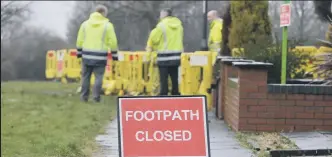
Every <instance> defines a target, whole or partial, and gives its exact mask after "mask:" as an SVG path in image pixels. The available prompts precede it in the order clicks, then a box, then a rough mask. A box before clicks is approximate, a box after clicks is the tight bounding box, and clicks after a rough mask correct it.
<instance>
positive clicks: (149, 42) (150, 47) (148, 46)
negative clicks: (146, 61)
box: [145, 28, 156, 52]
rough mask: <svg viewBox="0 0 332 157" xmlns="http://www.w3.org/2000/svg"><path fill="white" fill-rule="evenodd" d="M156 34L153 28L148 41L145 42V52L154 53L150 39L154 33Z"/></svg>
mask: <svg viewBox="0 0 332 157" xmlns="http://www.w3.org/2000/svg"><path fill="white" fill-rule="evenodd" d="M155 32H156V28H154V29H153V30H152V31H151V32H150V35H149V38H148V41H147V43H146V48H145V50H146V51H147V52H152V51H154V49H153V48H154V45H153V43H152V37H153V36H154V33H155Z"/></svg>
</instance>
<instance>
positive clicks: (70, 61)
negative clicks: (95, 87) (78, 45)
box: [66, 49, 81, 81]
mask: <svg viewBox="0 0 332 157" xmlns="http://www.w3.org/2000/svg"><path fill="white" fill-rule="evenodd" d="M66 72H67V73H66V75H67V77H68V78H71V79H74V80H77V81H78V80H80V78H81V59H78V58H77V51H76V49H70V50H69V51H68V57H67V66H66Z"/></svg>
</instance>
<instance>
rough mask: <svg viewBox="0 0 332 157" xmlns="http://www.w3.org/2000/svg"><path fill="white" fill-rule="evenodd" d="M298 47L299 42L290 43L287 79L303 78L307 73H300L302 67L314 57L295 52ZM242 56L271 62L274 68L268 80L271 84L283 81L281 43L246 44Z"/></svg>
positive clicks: (269, 73)
mask: <svg viewBox="0 0 332 157" xmlns="http://www.w3.org/2000/svg"><path fill="white" fill-rule="evenodd" d="M295 45H297V41H295V40H290V41H288V46H289V47H288V49H289V50H291V49H292V51H288V52H287V70H286V77H287V78H290V77H291V75H293V77H294V78H303V77H304V75H305V71H298V69H301V67H303V66H306V65H307V61H308V60H311V59H312V57H311V56H310V55H309V54H305V53H301V52H300V51H296V50H293V48H295ZM243 48H244V49H243V51H242V53H241V56H244V57H245V58H248V59H252V60H255V61H260V62H269V63H272V64H273V67H272V68H271V69H269V72H268V77H269V78H268V79H269V82H270V83H272V82H273V83H280V81H281V61H282V60H281V57H282V46H281V44H279V43H271V42H270V41H268V40H266V42H263V41H262V42H261V43H259V44H250V43H249V44H244V46H243Z"/></svg>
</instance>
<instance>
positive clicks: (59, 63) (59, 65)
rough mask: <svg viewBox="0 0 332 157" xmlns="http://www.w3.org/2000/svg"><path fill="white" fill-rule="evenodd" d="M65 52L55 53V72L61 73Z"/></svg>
mask: <svg viewBox="0 0 332 157" xmlns="http://www.w3.org/2000/svg"><path fill="white" fill-rule="evenodd" d="M65 53H66V52H65V51H62V50H60V51H57V71H58V72H60V73H61V72H62V71H63V64H64V63H63V62H64V60H65Z"/></svg>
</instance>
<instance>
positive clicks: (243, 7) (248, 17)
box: [229, 1, 272, 49]
mask: <svg viewBox="0 0 332 157" xmlns="http://www.w3.org/2000/svg"><path fill="white" fill-rule="evenodd" d="M230 6H231V7H230V13H231V22H232V24H231V30H230V35H229V47H230V49H233V48H238V47H243V45H244V44H248V43H249V44H258V43H260V42H261V41H266V39H268V41H271V40H270V39H269V38H272V36H271V22H270V19H269V15H268V7H269V4H268V1H231V2H230Z"/></svg>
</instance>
